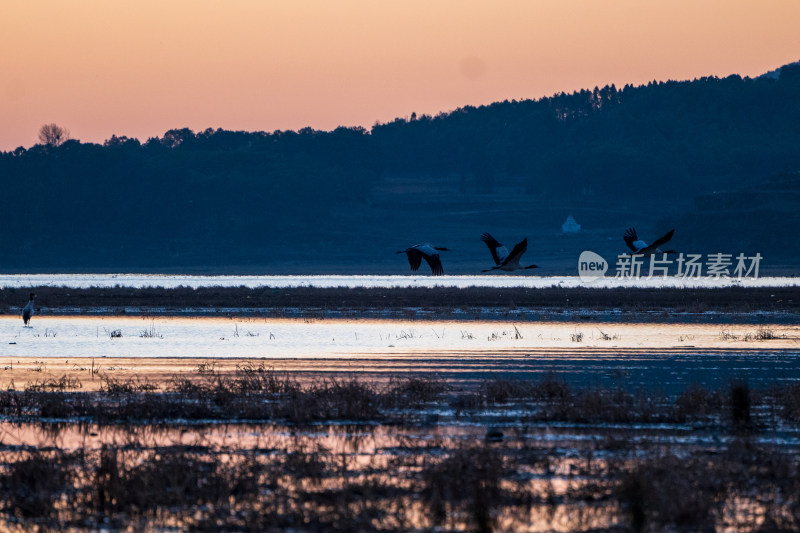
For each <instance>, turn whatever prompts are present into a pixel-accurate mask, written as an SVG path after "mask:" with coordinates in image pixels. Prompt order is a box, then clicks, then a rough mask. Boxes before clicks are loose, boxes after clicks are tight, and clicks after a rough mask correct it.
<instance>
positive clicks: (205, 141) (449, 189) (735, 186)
mask: <svg viewBox="0 0 800 533" xmlns="http://www.w3.org/2000/svg"><path fill="white" fill-rule="evenodd" d="M798 147H800V65H798V64H792V65H787V66H784V67H782V68H781V69H780V75H779V76H777V77H775V76H762V77H759V78H756V79H750V78H740V77H738V76H730V77H727V78H724V79H719V78H714V77H709V78H702V79H697V80H693V81H682V82H677V81H668V82H652V83H649V84H647V85H644V86H639V87H633V86H625V87H622V88H617V87H614V86H607V87H603V88H595V89H593V90H584V91H580V92H576V93H572V94H563V93H562V94H558V95H554V96H552V97H549V98H542V99H539V100H522V101H506V102H498V103H495V104H491V105H488V106H481V107H464V108H461V109H458V110H456V111H453V112H450V113H442V114H440V115H437V116H435V117H431V116H425V115H423V116H415V115H412V116H411V117H409V118H404V119H396V120H394V121H392V122H390V123H386V124H376V125H375V126H374V127H373V128H372V129H371V130H365V129H362V128H338V129H336V130H334V131H330V132H324V131H316V130H312V129H303V130H300V131H297V132H293V131H276V132H272V133H266V132H233V131H224V130H210V129H209V130H206V131H202V132H193V131H191V130H188V129H176V130H170V131H168V132H166V133H165V134H164V136H163V137H160V138H151V139H148V140H146V141H145V142H140V141H139V140H137V139H128V138H124V137H123V138H118V137H112V138H111V139H109V140H108V141H106V143H105V144H104V145H96V144H87V143H80V142H79V141H67V142H66V143H64V144H62V145H60V146H44V145H37V146H34V147H32V148H30V149H27V150H26V149H23V148H19V149H17V150H14V151H12V152H4V153H0V182H1V183H2V187H3V195H2V196H0V206H2V209H1V210H0V222H1V223H2V226H0V227H2V230H0V245H2V249H3V254H2V256H0V269H2V270H5V271H32V270H40V271H41V270H65V271H66V270H155V271H177V270H184V271H186V270H190V271H197V272H200V271H209V272H220V271H227V272H230V271H238V272H265V273H266V272H269V273H293V272H301V273H326V272H342V273H361V272H366V273H372V272H383V273H406V272H407V268H408V267H407V265H406V264H404V263H403V261H402V260H399V258H400V256H396V255H395V254H394V253H393V252H394V251H395V250H398V249H400V248H404V247H405V246H408V245H410V244H414V243H416V242H419V241H435V242H436V243H442V244H445V245H447V246H448V247H450V248H452V249H453V250H454V251H453V252H452V253H451V254H448V255H447V257H446V258H445V271H446V272H448V273H469V272H474V271H476V270H479V269H480V268H482V267H485V266H486V263H487V260H488V259H489V257H488V253H487V251H486V250H485V248H484V247H483V245H482V244H481V243H480V242H479V241H478V236H479V235H480V234H481V233H482V232H483V231H491V232H492V233H493V234H495V235H496V236H497V237H498V238H499V239H501V240H502V241H504V242H506V244H513V243H514V242H516V240H519V239H521V238H522V237H523V236H528V237H529V241H530V244H529V252H528V253H529V255H530V256H531V260H534V259H535V262H536V263H537V264H541V265H542V266H543V268H542V270H541V273H542V274H552V273H561V272H574V269H575V262H576V261H577V256H578V254H579V253H580V251H582V250H583V249H593V250H595V251H598V252H599V253H603V254H608V255H609V256H610V255H613V254H615V253H617V252H621V251H622V247H623V246H624V244H623V243H622V239H621V233H622V231H623V230H624V229H625V228H626V227H628V226H631V225H635V226H637V227H638V228H639V230H640V233H642V234H643V235H655V234H661V233H663V232H664V231H666V229H669V228H672V227H675V228H676V234H675V239H674V244H675V246H677V247H680V249H682V250H683V249H688V248H687V247H690V248H692V250H697V251H698V252H702V253H707V252H709V253H710V252H717V251H731V252H734V253H736V252H739V251H748V252H749V251H760V252H761V253H762V255H764V256H765V258H766V259H765V266H766V267H769V265H770V264H772V265H773V266H775V267H776V268H781V269H784V270H790V271H792V270H795V271H797V270H800V268H798V267H800V261H798V259H800V250H799V249H798V247H797V246H796V245H794V244H788V245H787V243H789V242H791V243H794V242H795V238H796V237H795V234H796V232H797V229H798V228H799V227H800V225H799V224H798V219H797V215H796V213H798V212H800V209H798V208H800V198H798V194H797V186H796V181H797V180H796V173H797V171H798V170H800V149H798ZM568 214H572V215H574V216H575V218H576V219H577V220H578V222H579V223H581V224H582V227H583V229H582V231H581V233H579V234H577V235H562V234H561V232H560V224H561V223H562V222H563V220H564V219H565V218H566V216H567V215H568ZM651 238H652V237H651ZM720 247H723V249H719V248H720ZM740 248H746V250H745V249H740Z"/></svg>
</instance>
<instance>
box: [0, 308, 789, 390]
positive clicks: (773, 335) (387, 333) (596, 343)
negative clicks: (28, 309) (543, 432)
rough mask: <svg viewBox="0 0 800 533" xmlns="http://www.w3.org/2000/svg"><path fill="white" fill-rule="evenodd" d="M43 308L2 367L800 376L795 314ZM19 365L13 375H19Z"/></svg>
mask: <svg viewBox="0 0 800 533" xmlns="http://www.w3.org/2000/svg"><path fill="white" fill-rule="evenodd" d="M34 318H35V320H34V322H32V324H34V326H33V327H23V326H22V324H21V321H20V320H19V317H16V316H5V317H0V343H2V344H0V365H9V364H12V363H13V364H17V365H18V367H19V365H24V364H25V362H26V361H27V362H28V363H30V362H31V361H45V362H46V361H47V360H50V361H51V363H50V365H51V366H50V367H47V366H46V365H47V363H45V365H43V366H45V369H46V370H50V372H51V373H52V372H55V373H56V374H59V373H60V372H61V370H56V369H55V368H53V367H54V366H55V364H56V363H57V364H59V365H62V366H64V365H63V364H62V363H63V362H64V361H65V360H67V361H72V362H71V363H69V365H74V364H76V363H75V362H74V361H75V360H78V359H82V360H83V361H84V363H81V364H80V366H86V367H88V366H89V363H86V362H85V361H87V359H97V360H98V361H101V360H103V358H106V359H105V362H103V363H102V364H103V365H104V366H105V367H109V366H114V367H123V366H124V367H126V368H127V373H128V374H139V373H140V374H141V375H144V376H147V375H148V374H150V373H151V372H154V371H153V369H150V368H149V367H150V366H152V365H151V364H150V363H147V362H146V361H148V360H149V361H152V360H153V359H154V358H158V359H165V358H167V359H178V360H180V359H185V360H187V362H188V364H189V366H188V367H186V366H185V365H183V366H184V368H183V369H182V371H183V370H186V371H191V369H192V367H193V366H196V365H197V361H198V360H201V359H203V358H219V359H220V360H223V361H224V360H226V359H230V360H233V359H235V360H238V361H241V360H252V361H254V362H255V363H260V362H264V363H265V364H267V365H269V366H273V367H274V368H275V369H276V370H281V371H288V372H292V373H295V374H296V375H305V376H309V377H314V376H316V377H324V376H326V375H328V376H333V375H347V374H354V373H355V374H359V375H360V376H361V377H365V378H369V379H374V380H379V381H380V380H386V379H389V378H390V377H392V376H398V375H404V376H409V375H431V374H433V375H439V376H441V377H444V378H446V379H447V380H449V381H455V382H462V383H464V384H465V385H469V384H475V383H477V382H479V381H480V380H486V379H492V378H496V377H501V378H504V379H540V378H542V377H544V376H545V375H547V374H549V373H554V374H558V375H559V376H561V377H563V378H564V379H566V380H568V381H574V382H580V383H583V384H599V385H608V386H613V385H624V386H628V387H649V386H657V387H660V388H663V389H665V390H666V389H674V390H677V389H680V388H683V387H685V386H686V385H688V384H690V383H703V384H706V385H707V386H725V385H726V384H727V382H729V381H730V380H731V379H747V380H748V381H749V382H750V383H751V384H752V385H753V386H762V385H763V386H768V385H770V384H772V383H776V382H779V381H800V327H798V326H796V325H786V324H761V325H719V324H694V323H692V324H684V323H670V324H654V323H619V322H617V323H604V322H518V323H513V322H508V323H504V322H497V321H471V322H455V321H413V322H412V321H409V322H407V323H404V322H403V321H398V320H372V319H369V320H367V319H361V320H338V319H324V320H322V319H314V320H312V319H271V318H267V319H265V318H247V317H244V318H241V317H240V318H219V317H197V318H181V317H155V318H144V317H124V316H102V317H91V316H80V317H59V316H55V317H49V316H48V317H45V316H40V317H34ZM54 359H57V361H53V360H54ZM98 364H99V363H98ZM69 365H67V366H64V368H65V369H67V370H69V369H71V367H70V366H69ZM29 366H30V365H29ZM1 368H2V366H0V369H1ZM177 371H178V370H177V366H176V367H175V370H174V371H173V370H171V369H169V368H167V369H165V368H160V369H159V370H158V372H159V373H161V374H164V373H165V372H166V373H167V374H170V373H173V372H177ZM20 372H21V368H17V370H14V373H13V376H17V379H19V378H21V377H22V376H21V375H20ZM7 374H8V375H7V376H6V375H5V373H4V374H3V377H8V378H11V377H12V373H11V372H7ZM41 375H42V374H40V375H37V374H29V375H28V377H29V378H31V377H32V378H33V379H38V378H39V377H40V376H41ZM59 375H60V374H59ZM126 375H127V374H126ZM55 377H58V376H55ZM21 384H22V382H19V383H17V386H19V385H21Z"/></svg>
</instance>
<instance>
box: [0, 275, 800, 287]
mask: <svg viewBox="0 0 800 533" xmlns="http://www.w3.org/2000/svg"><path fill="white" fill-rule="evenodd" d="M117 285H119V286H122V287H135V288H142V287H163V288H174V287H180V286H184V287H193V288H197V287H250V288H253V287H275V288H289V287H320V288H326V287H380V288H395V287H456V288H463V287H498V288H499V287H528V288H542V287H552V286H557V287H565V288H570V287H595V288H607V287H656V288H657V287H685V288H692V287H728V286H742V287H787V286H797V285H800V277H763V278H757V279H752V278H746V279H742V280H737V279H731V278H720V279H709V278H701V279H683V278H675V277H668V278H653V279H646V278H642V279H617V278H613V277H606V278H603V279H600V280H597V281H593V282H591V283H584V282H582V281H581V280H580V278H578V277H577V276H509V275H505V274H494V275H484V276H438V277H432V276H424V275H423V276H186V275H175V276H171V275H161V274H3V275H0V288H5V287H8V288H26V287H38V286H48V287H72V288H89V287H114V286H117Z"/></svg>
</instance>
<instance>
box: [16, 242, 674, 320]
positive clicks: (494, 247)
mask: <svg viewBox="0 0 800 533" xmlns="http://www.w3.org/2000/svg"><path fill="white" fill-rule="evenodd" d="M673 233H675V230H674V229H671V230H669V231H668V232H667V233H666V234H665V235H663V236H662V237H660V238H658V239H656V240H655V241H653V244H647V243H646V242H644V241H643V240H640V239H639V237H638V236H637V235H636V228H628V229H627V230H626V231H625V234H624V235H623V236H622V238H623V239H624V240H625V244H627V245H628V248H630V249H631V252H632V253H631V254H630V255H643V256H648V255H652V254H654V253H660V254H661V253H663V254H674V253H677V252H675V250H666V251H662V250H661V249H660V248H659V246H661V245H662V244H665V243H667V242H669V240H670V239H671V238H672V234H673ZM481 241H483V242H484V243H486V246H487V247H488V248H489V252H490V253H491V254H492V259H493V260H494V266H493V267H491V268H487V269H486V270H483V271H482V272H491V271H492V270H504V271H506V272H512V271H514V270H522V269H528V268H539V267H538V265H528V266H522V265H520V264H519V260H520V259H521V258H522V254H524V253H525V251H526V250H527V249H528V238H527V237H525V238H524V239H522V240H521V241H519V242H518V243H517V244H515V245H514V247H513V248H512V249H511V253H509V252H508V248H506V247H505V246H503V245H502V244H500V242H499V241H498V240H497V239H495V238H494V237H492V236H491V235H490V234H489V233H484V234H483V235H481ZM449 251H450V250H448V249H447V248H443V247H441V246H433V245H432V244H429V243H425V244H417V245H416V246H412V247H410V248H406V249H405V250H400V251H398V252H397V253H398V254H406V256H408V264H409V265H411V270H412V271H414V272H416V271H417V270H418V269H419V266H420V265H421V264H422V260H423V259H424V260H425V262H427V263H428V265H429V266H430V267H431V272H432V273H433V275H434V276H441V275H442V274H444V268H442V260H441V258H440V257H439V252H449ZM35 296H36V294H34V293H30V299H29V300H28V303H27V304H26V305H25V307H23V308H22V321H23V322H24V324H25V326H27V325H28V322H30V320H31V316H33V298H34V297H35Z"/></svg>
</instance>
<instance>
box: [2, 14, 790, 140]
mask: <svg viewBox="0 0 800 533" xmlns="http://www.w3.org/2000/svg"><path fill="white" fill-rule="evenodd" d="M798 20H800V2H797V1H796V0H768V1H764V2H753V1H752V0H704V1H701V2H698V1H696V0H671V1H669V2H666V1H655V0H613V1H606V2H598V1H596V0H566V1H565V0H535V1H525V0H520V1H506V2H500V3H486V2H479V1H473V0H448V1H438V2H422V1H407V2H368V1H361V0H340V1H336V2H329V1H324V0H305V1H300V2H278V1H259V0H234V1H228V2H221V1H212V0H202V1H197V0H191V1H190V0H181V1H177V0H176V1H170V2H156V1H139V2H135V3H130V2H129V3H119V2H105V1H100V0H76V1H73V2H47V1H25V0H19V1H17V0H12V1H10V2H4V3H3V4H2V7H0V45H1V46H2V50H3V54H2V56H1V57H0V123H2V128H1V129H0V150H11V149H13V148H15V147H17V146H20V145H22V146H26V147H28V146H30V145H32V144H34V143H35V142H36V134H37V131H38V129H39V127H40V126H41V125H42V124H45V123H50V122H55V123H57V124H59V125H61V126H63V127H66V128H68V129H69V130H70V132H71V136H72V138H76V139H80V140H81V141H83V142H102V141H103V140H105V139H107V138H109V137H110V136H111V135H112V134H116V135H127V136H130V137H137V138H139V139H141V140H146V139H147V138H148V137H152V136H159V135H161V134H163V133H164V131H166V130H168V129H171V128H179V127H189V128H192V129H194V130H202V129H205V128H208V127H211V128H225V129H234V130H265V131H273V130H276V129H299V128H302V127H306V126H310V127H313V128H317V129H333V128H335V127H337V126H339V125H343V126H357V125H360V126H364V127H367V128H368V127H370V126H372V125H373V124H374V123H375V122H376V121H388V120H392V119H393V118H395V117H398V116H400V117H402V116H408V115H410V114H411V113H412V112H416V113H417V114H420V113H428V114H437V113H439V112H442V111H449V110H452V109H455V108H457V107H460V106H464V105H481V104H488V103H491V102H494V101H499V100H505V99H524V98H538V97H541V96H548V95H551V94H553V93H557V92H561V91H566V92H570V91H573V90H577V89H581V88H591V87H594V86H595V85H599V86H603V85H606V84H611V83H615V84H617V85H618V86H622V85H625V84H628V83H631V84H634V85H638V84H642V83H646V82H647V81H650V80H667V79H692V78H695V77H700V76H707V75H715V76H720V77H722V76H727V75H730V74H740V75H742V76H756V75H759V74H762V73H764V72H766V71H768V70H771V69H774V68H777V67H779V66H781V65H783V64H786V63H789V62H792V61H797V60H798V59H800V32H798V31H797V21H798Z"/></svg>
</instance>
